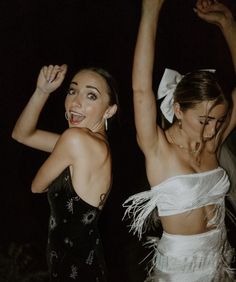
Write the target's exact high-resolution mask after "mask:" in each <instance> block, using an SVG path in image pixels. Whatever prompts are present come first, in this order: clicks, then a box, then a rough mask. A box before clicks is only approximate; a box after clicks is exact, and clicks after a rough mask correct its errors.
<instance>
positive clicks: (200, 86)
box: [174, 70, 228, 111]
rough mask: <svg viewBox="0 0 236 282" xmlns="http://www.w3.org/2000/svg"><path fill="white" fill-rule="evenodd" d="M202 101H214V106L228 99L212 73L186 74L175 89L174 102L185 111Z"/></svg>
mask: <svg viewBox="0 0 236 282" xmlns="http://www.w3.org/2000/svg"><path fill="white" fill-rule="evenodd" d="M204 101H215V103H214V105H217V104H221V103H224V102H228V99H227V97H226V95H225V94H224V92H223V90H222V88H221V86H220V85H219V83H218V82H217V80H216V77H215V74H214V73H212V72H210V71H203V70H197V71H193V72H191V73H187V74H186V75H185V76H184V77H183V79H182V80H181V81H180V82H179V84H178V85H177V87H176V90H175V92H174V102H178V103H179V105H180V108H181V110H182V111H186V110H188V109H191V108H194V107H195V106H196V105H197V104H198V103H201V102H204Z"/></svg>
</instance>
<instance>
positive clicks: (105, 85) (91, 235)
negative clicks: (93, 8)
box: [12, 65, 117, 282]
mask: <svg viewBox="0 0 236 282" xmlns="http://www.w3.org/2000/svg"><path fill="white" fill-rule="evenodd" d="M66 71H67V66H66V65H62V66H58V65H55V66H53V65H50V66H44V67H43V68H42V69H41V71H40V73H39V77H38V81H37V86H36V89H35V91H34V93H33V95H32V97H31V98H30V100H29V102H28V104H27V105H26V107H25V109H24V110H23V112H22V114H21V115H20V117H19V119H18V120H17V122H16V125H15V128H14V130H13V133H12V137H13V138H14V139H16V140H17V141H18V142H20V143H23V144H25V145H27V146H29V147H32V148H36V149H39V150H43V151H45V152H49V153H51V154H50V156H49V157H48V159H47V160H46V161H45V162H44V164H43V165H42V166H41V168H40V169H39V171H38V172H37V174H36V176H35V178H34V180H33V182H32V188H31V189H32V192H34V193H41V192H46V191H47V192H48V200H49V204H50V209H51V215H50V220H49V237H48V252H47V256H48V264H49V269H50V279H51V281H63V282H67V281H86V282H89V281H91V282H92V281H106V266H105V261H104V257H103V250H102V245H101V240H100V237H99V231H98V228H97V223H98V219H99V215H100V212H101V210H102V207H103V204H104V202H105V199H106V197H107V195H108V193H109V189H110V187H111V181H112V173H111V165H112V164H111V155H110V149H109V144H108V141H107V136H106V128H107V120H108V119H109V118H111V117H112V116H113V115H114V114H115V113H116V111H117V95H116V88H115V83H114V80H113V78H112V77H111V76H110V74H108V73H107V72H106V71H104V70H103V69H97V68H89V69H83V70H81V71H79V72H78V73H76V74H75V76H74V77H73V79H72V81H71V84H70V87H69V90H68V93H67V97H66V99H65V110H66V112H65V116H66V119H67V120H68V124H69V128H68V129H67V130H65V131H64V133H63V134H62V135H61V136H60V135H58V134H55V133H52V132H47V131H43V130H39V129H37V127H36V126H37V122H38V119H39V116H40V113H41V111H42V109H43V106H44V105H45V103H46V101H47V99H48V98H49V96H50V94H51V93H52V92H54V91H55V90H56V89H57V88H58V87H59V86H60V85H61V83H62V82H63V80H64V77H65V74H66Z"/></svg>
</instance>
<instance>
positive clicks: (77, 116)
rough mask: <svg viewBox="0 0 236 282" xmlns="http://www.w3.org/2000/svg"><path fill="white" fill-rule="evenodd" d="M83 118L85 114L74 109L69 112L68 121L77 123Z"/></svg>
mask: <svg viewBox="0 0 236 282" xmlns="http://www.w3.org/2000/svg"><path fill="white" fill-rule="evenodd" d="M84 119H85V115H83V114H81V113H77V112H74V111H70V112H69V121H70V123H71V124H79V123H81V122H82V121H83V120H84Z"/></svg>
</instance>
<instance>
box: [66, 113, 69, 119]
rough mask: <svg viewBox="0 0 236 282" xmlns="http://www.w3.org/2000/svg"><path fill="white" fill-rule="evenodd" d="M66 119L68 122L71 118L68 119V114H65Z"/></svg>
mask: <svg viewBox="0 0 236 282" xmlns="http://www.w3.org/2000/svg"><path fill="white" fill-rule="evenodd" d="M65 119H66V120H68V119H69V118H68V114H67V112H65Z"/></svg>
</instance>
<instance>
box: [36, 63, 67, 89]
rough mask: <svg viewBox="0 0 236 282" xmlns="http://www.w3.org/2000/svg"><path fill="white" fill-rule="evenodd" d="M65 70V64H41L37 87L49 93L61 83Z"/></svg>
mask: <svg viewBox="0 0 236 282" xmlns="http://www.w3.org/2000/svg"><path fill="white" fill-rule="evenodd" d="M66 71H67V65H65V64H64V65H61V66H58V65H54V66H53V65H49V66H43V67H42V68H41V70H40V73H39V76H38V80H37V89H38V90H39V91H40V92H42V93H44V94H50V93H51V92H53V91H55V90H56V89H57V88H58V87H60V85H61V84H62V82H63V80H64V78H65V74H66Z"/></svg>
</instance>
